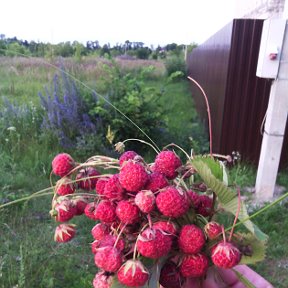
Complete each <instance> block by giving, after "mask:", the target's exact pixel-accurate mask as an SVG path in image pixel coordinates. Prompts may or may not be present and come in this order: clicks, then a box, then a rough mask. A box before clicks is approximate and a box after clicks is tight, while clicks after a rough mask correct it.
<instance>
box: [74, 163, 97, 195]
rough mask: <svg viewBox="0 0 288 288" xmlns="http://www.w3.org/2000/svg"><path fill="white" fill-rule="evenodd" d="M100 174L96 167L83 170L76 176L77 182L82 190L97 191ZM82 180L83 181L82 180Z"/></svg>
mask: <svg viewBox="0 0 288 288" xmlns="http://www.w3.org/2000/svg"><path fill="white" fill-rule="evenodd" d="M99 175H100V173H99V172H98V171H97V170H96V169H95V168H94V167H87V168H84V169H81V170H80V171H79V173H78V174H77V175H76V181H77V184H78V187H79V188H80V189H83V190H86V191H91V190H93V189H95V187H96V184H97V181H98V177H97V176H99ZM81 179H82V180H81Z"/></svg>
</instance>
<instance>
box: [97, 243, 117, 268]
mask: <svg viewBox="0 0 288 288" xmlns="http://www.w3.org/2000/svg"><path fill="white" fill-rule="evenodd" d="M94 261H95V265H96V266H97V267H98V268H100V269H103V270H105V271H108V272H116V271H117V270H118V269H119V268H120V267H121V264H122V255H121V253H120V251H119V250H118V249H116V248H114V247H111V246H106V247H103V248H99V250H98V251H97V253H96V254H95V257H94Z"/></svg>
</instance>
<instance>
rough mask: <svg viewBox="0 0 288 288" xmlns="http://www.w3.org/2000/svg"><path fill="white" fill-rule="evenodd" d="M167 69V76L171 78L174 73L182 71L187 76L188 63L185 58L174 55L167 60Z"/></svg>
mask: <svg viewBox="0 0 288 288" xmlns="http://www.w3.org/2000/svg"><path fill="white" fill-rule="evenodd" d="M165 67H166V71H167V75H168V76H170V75H171V74H172V73H174V72H177V71H180V72H182V73H183V75H186V74H187V68H186V63H185V60H184V57H181V56H176V55H173V56H171V57H169V58H167V59H166V61H165Z"/></svg>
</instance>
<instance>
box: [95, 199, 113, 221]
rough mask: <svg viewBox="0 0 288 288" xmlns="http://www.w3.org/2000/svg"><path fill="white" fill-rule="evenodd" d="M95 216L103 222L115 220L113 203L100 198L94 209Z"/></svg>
mask: <svg viewBox="0 0 288 288" xmlns="http://www.w3.org/2000/svg"><path fill="white" fill-rule="evenodd" d="M95 218H96V219H98V220H100V221H102V222H104V223H112V222H114V221H115V220H116V207H115V205H114V204H113V203H112V202H110V201H108V200H102V201H101V202H100V203H99V204H98V206H97V208H96V210H95Z"/></svg>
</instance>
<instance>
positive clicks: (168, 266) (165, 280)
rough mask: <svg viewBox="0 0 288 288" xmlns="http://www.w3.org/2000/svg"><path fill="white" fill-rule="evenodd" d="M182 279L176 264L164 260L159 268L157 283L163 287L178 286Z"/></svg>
mask: <svg viewBox="0 0 288 288" xmlns="http://www.w3.org/2000/svg"><path fill="white" fill-rule="evenodd" d="M183 280H184V279H183V278H182V276H181V274H180V273H179V269H178V267H177V265H176V264H175V263H173V262H171V261H169V262H166V263H165V265H164V266H163V267H162V269H161V273H160V279H159V283H160V284H161V285H162V286H163V287H165V288H179V287H182V284H183V282H184V281H183Z"/></svg>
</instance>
